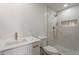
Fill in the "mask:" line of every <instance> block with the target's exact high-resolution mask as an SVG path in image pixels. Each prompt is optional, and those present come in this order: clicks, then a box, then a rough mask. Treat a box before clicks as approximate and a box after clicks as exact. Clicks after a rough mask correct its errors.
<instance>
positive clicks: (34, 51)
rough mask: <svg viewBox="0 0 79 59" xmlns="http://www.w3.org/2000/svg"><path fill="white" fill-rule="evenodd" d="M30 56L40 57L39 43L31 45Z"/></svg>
mask: <svg viewBox="0 0 79 59" xmlns="http://www.w3.org/2000/svg"><path fill="white" fill-rule="evenodd" d="M32 55H40V42H36V43H33V44H32Z"/></svg>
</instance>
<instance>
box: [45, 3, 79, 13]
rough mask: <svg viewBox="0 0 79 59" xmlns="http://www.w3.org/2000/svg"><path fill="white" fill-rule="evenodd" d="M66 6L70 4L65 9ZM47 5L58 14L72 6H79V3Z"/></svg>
mask: <svg viewBox="0 0 79 59" xmlns="http://www.w3.org/2000/svg"><path fill="white" fill-rule="evenodd" d="M64 4H68V6H67V7H64ZM46 5H47V6H48V7H49V8H51V9H52V10H54V11H56V12H58V11H61V10H63V9H66V8H69V7H72V6H75V5H79V3H46Z"/></svg>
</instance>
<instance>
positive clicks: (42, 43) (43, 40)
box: [39, 36, 47, 47]
mask: <svg viewBox="0 0 79 59" xmlns="http://www.w3.org/2000/svg"><path fill="white" fill-rule="evenodd" d="M39 39H40V46H41V47H44V46H47V36H39Z"/></svg>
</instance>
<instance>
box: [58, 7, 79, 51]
mask: <svg viewBox="0 0 79 59" xmlns="http://www.w3.org/2000/svg"><path fill="white" fill-rule="evenodd" d="M57 18H58V20H59V38H58V43H59V45H62V46H64V47H66V48H69V49H72V50H78V51H79V22H78V24H77V26H76V27H74V28H73V27H67V28H66V27H64V28H62V27H61V25H60V22H61V21H63V20H72V19H78V20H79V6H75V7H71V8H69V9H66V10H63V11H61V12H60V13H59V14H58V17H57Z"/></svg>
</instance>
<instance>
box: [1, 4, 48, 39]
mask: <svg viewBox="0 0 79 59" xmlns="http://www.w3.org/2000/svg"><path fill="white" fill-rule="evenodd" d="M45 13H46V6H44V5H43V4H5V3H4V4H0V39H4V38H14V34H15V32H18V33H19V34H20V36H22V37H23V36H24V37H26V36H29V35H34V36H38V35H40V34H42V33H43V34H44V35H46V32H47V30H46V29H47V25H46V23H47V22H46V15H45Z"/></svg>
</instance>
